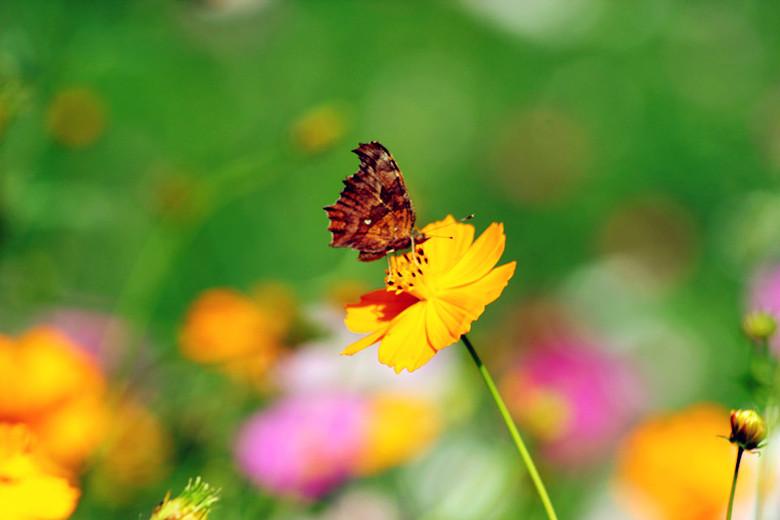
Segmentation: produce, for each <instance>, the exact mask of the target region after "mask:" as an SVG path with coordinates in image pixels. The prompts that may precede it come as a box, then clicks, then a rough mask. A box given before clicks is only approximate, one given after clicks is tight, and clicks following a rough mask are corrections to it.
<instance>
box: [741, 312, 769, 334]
mask: <svg viewBox="0 0 780 520" xmlns="http://www.w3.org/2000/svg"><path fill="white" fill-rule="evenodd" d="M742 329H743V330H744V331H745V334H747V335H748V337H749V338H751V339H753V340H755V341H766V340H768V339H769V338H771V337H772V336H773V335H774V334H775V332H777V319H776V318H775V317H774V316H772V315H771V314H769V313H768V312H764V311H753V312H750V313H748V314H747V315H746V316H745V319H744V320H743V321H742Z"/></svg>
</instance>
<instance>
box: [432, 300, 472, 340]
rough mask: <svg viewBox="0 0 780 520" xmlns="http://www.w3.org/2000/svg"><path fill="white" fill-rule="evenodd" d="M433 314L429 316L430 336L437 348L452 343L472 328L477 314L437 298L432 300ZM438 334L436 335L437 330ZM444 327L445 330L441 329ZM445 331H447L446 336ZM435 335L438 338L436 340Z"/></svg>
mask: <svg viewBox="0 0 780 520" xmlns="http://www.w3.org/2000/svg"><path fill="white" fill-rule="evenodd" d="M430 304H431V305H430V307H431V311H430V314H431V316H430V317H429V318H428V338H429V340H430V341H431V344H432V345H433V346H434V348H436V349H437V350H441V349H442V348H444V347H446V346H448V345H451V344H453V343H455V342H456V341H458V340H459V339H460V337H461V336H462V335H463V334H465V333H467V332H468V331H469V330H471V322H472V321H474V320H475V319H476V318H477V316H476V315H475V314H474V313H473V312H469V311H467V310H464V308H462V307H459V306H458V305H455V304H453V303H451V302H449V301H446V300H442V299H439V298H437V299H436V300H432V301H431V302H430ZM437 328H438V334H439V335H438V336H434V334H433V333H434V332H435V331H437ZM441 329H443V331H442V330H441ZM444 331H446V336H445V333H444ZM434 337H436V338H438V339H437V340H434Z"/></svg>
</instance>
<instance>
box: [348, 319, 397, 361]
mask: <svg viewBox="0 0 780 520" xmlns="http://www.w3.org/2000/svg"><path fill="white" fill-rule="evenodd" d="M388 326H389V325H386V326H384V327H382V328H381V329H379V330H377V331H375V332H373V333H371V334H369V335H368V336H366V337H364V338H361V339H359V340H357V341H356V342H354V343H353V344H351V345H350V346H348V347H347V348H345V349H344V350H343V351H342V352H341V355H342V356H351V355H352V354H354V353H355V352H360V351H361V350H363V349H364V348H368V347H370V346H371V345H373V344H374V343H376V342H377V341H380V340H381V339H382V338H384V337H385V333H386V332H387V328H388Z"/></svg>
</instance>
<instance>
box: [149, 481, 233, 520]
mask: <svg viewBox="0 0 780 520" xmlns="http://www.w3.org/2000/svg"><path fill="white" fill-rule="evenodd" d="M217 500H219V490H218V489H214V488H213V487H211V486H209V485H208V484H206V483H205V482H203V481H202V480H201V479H200V477H198V478H196V479H195V480H194V481H193V480H190V481H189V482H187V487H185V488H184V491H182V493H181V495H180V496H178V497H176V498H174V499H173V500H171V492H170V491H168V494H166V495H165V499H163V501H162V502H161V503H160V504H159V505H158V506H157V507H155V508H154V511H153V512H152V517H151V518H150V520H207V519H208V517H209V512H210V511H211V507H212V506H213V505H214V503H215V502H216V501H217Z"/></svg>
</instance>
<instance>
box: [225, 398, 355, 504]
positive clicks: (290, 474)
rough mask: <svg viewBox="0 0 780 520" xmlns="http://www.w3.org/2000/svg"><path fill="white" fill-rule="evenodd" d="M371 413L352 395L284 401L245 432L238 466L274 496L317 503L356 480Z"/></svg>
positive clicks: (256, 418)
mask: <svg viewBox="0 0 780 520" xmlns="http://www.w3.org/2000/svg"><path fill="white" fill-rule="evenodd" d="M366 415H367V404H366V402H365V401H364V400H363V399H362V398H360V397H357V396H353V395H348V394H332V395H319V396H314V395H310V396H307V397H306V398H300V397H292V398H287V399H284V400H282V401H279V402H278V403H276V404H275V405H273V406H272V407H271V408H268V409H266V410H263V411H261V412H259V413H257V414H255V415H254V416H253V417H250V418H249V420H248V421H247V422H246V423H245V424H244V426H243V427H242V428H241V431H240V432H239V434H238V437H237V440H236V444H235V447H234V449H235V457H236V460H237V463H238V465H239V467H240V469H241V471H243V472H244V474H246V475H247V476H248V477H249V478H250V479H251V480H252V481H254V482H255V483H256V484H257V485H258V486H259V487H261V488H263V489H265V490H266V491H268V492H269V493H272V494H276V495H283V496H293V497H298V498H303V499H316V498H318V497H320V496H322V495H324V494H326V493H328V492H329V491H331V490H333V489H334V488H335V487H336V486H338V485H339V484H341V483H342V482H344V481H345V480H346V479H347V478H349V477H350V476H351V474H352V472H353V468H354V467H355V464H356V459H357V458H358V457H359V455H360V451H361V449H362V448H363V437H364V432H365V430H366V427H365V425H364V417H366Z"/></svg>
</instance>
